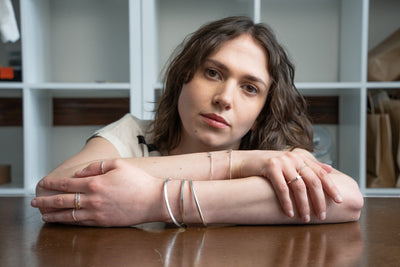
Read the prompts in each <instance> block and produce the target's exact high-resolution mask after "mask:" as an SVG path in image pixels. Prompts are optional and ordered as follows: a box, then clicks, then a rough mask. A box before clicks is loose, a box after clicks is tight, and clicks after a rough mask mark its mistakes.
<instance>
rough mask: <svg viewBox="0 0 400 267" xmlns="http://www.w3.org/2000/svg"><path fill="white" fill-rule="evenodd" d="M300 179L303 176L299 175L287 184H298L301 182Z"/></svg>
mask: <svg viewBox="0 0 400 267" xmlns="http://www.w3.org/2000/svg"><path fill="white" fill-rule="evenodd" d="M300 179H301V175H297V176H296V177H294V178H293V179H292V180H290V181H288V182H287V184H291V183H293V182H296V181H297V180H300Z"/></svg>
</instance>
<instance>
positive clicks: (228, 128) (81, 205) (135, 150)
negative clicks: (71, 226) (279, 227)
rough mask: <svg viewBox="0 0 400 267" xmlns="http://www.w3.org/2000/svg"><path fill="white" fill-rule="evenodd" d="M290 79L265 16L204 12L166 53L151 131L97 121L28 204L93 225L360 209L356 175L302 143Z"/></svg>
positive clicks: (285, 218)
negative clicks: (214, 16)
mask: <svg viewBox="0 0 400 267" xmlns="http://www.w3.org/2000/svg"><path fill="white" fill-rule="evenodd" d="M293 79H294V68H293V66H292V64H291V63H290V61H289V60H288V58H287V55H286V53H285V51H284V50H283V49H282V47H281V46H280V45H279V44H278V42H277V41H276V39H275V37H274V35H273V33H272V31H271V30H270V29H269V28H268V27H266V26H265V25H262V24H254V23H253V22H252V21H251V20H250V19H248V18H246V17H229V18H225V19H222V20H219V21H215V22H212V23H209V24H207V25H205V26H203V27H202V28H200V29H199V30H198V31H196V32H195V33H194V34H192V36H191V37H190V38H189V39H188V40H187V41H186V43H184V44H183V45H182V48H181V50H180V51H178V53H177V55H176V57H175V58H174V59H173V60H172V61H171V63H170V65H169V68H168V69H167V72H166V81H165V93H164V95H163V96H162V99H161V101H160V104H159V106H158V107H157V111H156V116H155V120H154V122H152V124H151V125H150V126H151V127H150V130H151V131H150V132H151V133H150V134H148V133H147V132H146V131H145V129H146V126H145V125H144V122H143V121H139V120H137V119H135V118H133V117H132V116H131V115H126V116H125V117H124V118H122V119H121V120H119V121H117V122H115V123H113V124H111V125H109V126H107V127H105V128H103V129H101V130H100V131H98V132H97V133H96V134H95V135H94V137H93V138H91V139H90V140H89V141H88V142H87V144H86V146H85V147H84V148H83V150H82V151H80V152H79V153H78V154H77V155H75V156H74V157H72V158H70V159H68V160H67V161H66V162H64V163H63V164H61V165H60V166H59V167H57V168H56V169H55V170H54V171H52V172H51V173H50V174H49V175H47V176H46V177H45V178H44V179H42V180H41V181H40V182H39V184H38V187H37V197H36V198H35V199H34V200H33V201H32V206H34V207H37V208H40V210H41V212H42V214H43V220H44V221H46V222H62V223H76V224H80V225H96V226H127V225H135V224H140V223H145V222H154V221H162V222H173V223H175V224H176V225H177V226H182V225H184V224H192V223H203V225H207V224H225V223H233V224H274V223H308V222H311V223H322V222H343V221H354V220H357V219H358V218H359V214H360V209H361V207H362V205H363V198H362V196H361V194H360V191H359V189H358V186H357V184H356V183H355V182H354V181H353V180H352V179H351V178H350V177H348V176H346V175H345V174H342V173H340V172H338V171H337V170H334V169H333V168H332V167H330V166H328V165H326V164H322V163H320V162H318V161H317V160H316V159H315V158H314V157H313V156H312V155H311V154H310V153H309V152H308V151H310V150H311V149H312V127H311V123H310V121H309V119H308V117H307V114H306V111H305V110H306V105H305V102H304V99H303V98H302V97H301V96H300V94H299V93H298V91H297V89H296V88H295V86H294V82H293ZM148 156H155V157H148ZM170 177H171V178H173V179H169V178H170ZM76 178H78V179H76ZM193 181H194V182H193Z"/></svg>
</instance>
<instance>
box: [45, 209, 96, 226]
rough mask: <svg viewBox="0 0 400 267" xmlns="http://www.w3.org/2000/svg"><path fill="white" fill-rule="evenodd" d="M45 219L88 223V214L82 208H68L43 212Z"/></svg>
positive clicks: (53, 221) (50, 221)
mask: <svg viewBox="0 0 400 267" xmlns="http://www.w3.org/2000/svg"><path fill="white" fill-rule="evenodd" d="M42 219H43V221H45V222H48V223H55V222H57V223H68V224H79V225H87V221H88V214H87V211H85V210H83V209H81V210H76V209H66V210H63V211H57V212H50V213H46V214H43V216H42Z"/></svg>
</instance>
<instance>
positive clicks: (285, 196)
mask: <svg viewBox="0 0 400 267" xmlns="http://www.w3.org/2000/svg"><path fill="white" fill-rule="evenodd" d="M268 177H269V180H270V182H271V183H272V186H273V188H274V191H275V193H276V195H277V197H278V200H279V202H280V204H281V207H282V209H283V211H284V212H285V213H286V215H287V216H289V217H293V216H294V211H293V203H292V199H291V198H290V192H289V187H288V185H287V184H286V180H285V177H284V176H283V174H282V172H281V171H280V170H271V173H270V174H269V175H268ZM272 177H273V178H274V179H272Z"/></svg>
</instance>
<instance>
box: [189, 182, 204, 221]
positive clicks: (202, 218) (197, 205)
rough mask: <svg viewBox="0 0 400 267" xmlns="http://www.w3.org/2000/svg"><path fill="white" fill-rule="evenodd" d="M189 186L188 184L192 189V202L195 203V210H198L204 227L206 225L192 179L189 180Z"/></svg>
mask: <svg viewBox="0 0 400 267" xmlns="http://www.w3.org/2000/svg"><path fill="white" fill-rule="evenodd" d="M189 186H190V189H191V190H192V194H193V199H194V202H195V203H196V207H197V211H198V212H199V215H200V218H201V221H202V223H203V225H204V226H205V227H207V224H206V221H205V220H204V216H203V212H201V208H200V204H199V201H198V200H197V195H196V192H195V191H194V186H193V181H192V180H190V181H189Z"/></svg>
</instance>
